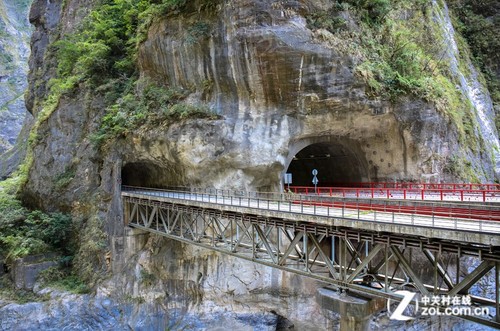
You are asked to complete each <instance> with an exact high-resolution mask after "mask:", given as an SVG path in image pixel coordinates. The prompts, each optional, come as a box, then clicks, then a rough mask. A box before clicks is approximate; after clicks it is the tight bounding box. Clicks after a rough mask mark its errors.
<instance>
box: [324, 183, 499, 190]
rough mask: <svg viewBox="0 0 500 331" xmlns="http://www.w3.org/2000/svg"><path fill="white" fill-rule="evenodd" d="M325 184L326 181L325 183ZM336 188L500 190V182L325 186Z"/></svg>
mask: <svg viewBox="0 0 500 331" xmlns="http://www.w3.org/2000/svg"><path fill="white" fill-rule="evenodd" d="M323 184H325V183H323ZM330 186H331V187H335V188H340V187H343V188H406V189H423V190H427V189H441V190H488V191H489V190H492V191H500V184H491V183H484V184H478V183H413V182H352V183H331V184H330V183H327V184H326V185H323V187H325V188H326V187H330Z"/></svg>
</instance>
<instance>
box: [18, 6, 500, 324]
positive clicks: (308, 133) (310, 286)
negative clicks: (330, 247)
mask: <svg viewBox="0 0 500 331" xmlns="http://www.w3.org/2000/svg"><path fill="white" fill-rule="evenodd" d="M65 3H66V4H65V6H63V5H62V2H61V1H52V2H50V3H48V2H46V1H42V0H39V1H36V2H35V4H34V5H33V7H32V9H31V13H30V19H31V21H32V23H33V24H34V25H35V32H34V34H33V37H32V55H31V59H30V69H31V71H30V77H29V82H30V86H29V93H28V101H27V104H28V105H29V107H30V110H31V112H32V113H33V114H35V115H38V116H40V114H43V119H40V117H39V121H38V123H37V126H36V130H37V134H36V139H34V141H33V145H32V146H33V150H32V158H31V159H30V162H32V163H31V167H30V169H29V172H28V180H27V182H26V184H25V185H24V187H23V192H22V196H23V199H24V201H25V202H26V203H28V204H31V205H33V206H39V207H42V208H45V209H65V210H68V211H72V212H73V213H74V214H75V215H79V216H82V215H83V218H88V217H90V216H97V217H99V218H100V219H101V220H102V221H103V223H104V227H105V229H106V231H107V234H108V235H109V244H110V245H109V249H110V251H111V253H112V261H111V266H110V268H111V270H112V271H113V273H114V275H115V278H114V282H115V285H114V284H113V283H109V284H107V289H105V288H103V289H102V291H105V292H106V293H115V294H116V293H118V294H120V295H122V296H124V295H126V294H129V295H132V297H133V298H138V297H139V298H143V299H144V298H146V299H144V300H147V301H148V303H151V304H154V303H155V302H156V303H158V302H161V304H160V305H156V307H159V306H161V305H166V306H167V308H172V309H192V310H196V309H200V311H201V310H203V309H208V310H209V309H210V305H211V303H212V302H215V303H216V304H217V305H219V306H227V307H230V308H231V309H233V310H234V309H242V310H244V309H247V308H248V306H247V305H248V302H254V301H259V302H262V301H263V300H264V301H266V303H265V304H262V305H263V306H262V307H263V308H262V309H264V310H270V309H272V307H277V308H275V309H276V310H277V311H278V313H279V314H281V315H283V316H287V317H289V318H292V319H293V320H294V321H296V323H299V322H300V321H303V320H304V319H306V317H305V316H298V313H297V312H298V311H306V310H304V309H305V308H304V307H310V308H308V309H310V311H309V310H307V311H308V312H309V314H314V316H320V315H321V314H320V310H319V308H318V307H317V306H316V305H315V304H314V302H313V301H314V300H313V299H310V298H311V297H313V296H312V293H314V290H315V288H316V287H317V286H319V285H318V284H315V283H310V282H309V281H307V280H304V279H300V278H299V277H295V276H292V275H288V274H284V273H282V272H278V271H275V270H274V271H273V270H267V269H266V270H258V267H256V266H255V265H253V264H250V263H246V262H241V261H233V260H232V259H230V258H226V257H223V256H218V255H215V257H212V256H211V254H210V253H209V252H200V251H199V250H197V249H195V248H192V247H185V246H181V245H180V244H179V245H174V244H172V243H171V242H168V241H167V240H160V239H158V238H154V237H151V238H149V239H148V238H147V237H146V238H145V239H144V240H143V242H133V240H131V239H130V237H128V236H127V235H128V230H127V229H125V228H124V226H123V224H122V223H121V217H120V216H121V213H122V211H121V203H120V195H119V194H120V187H119V184H120V183H123V184H129V185H144V186H159V187H162V186H179V185H188V186H201V187H217V188H239V189H246V190H279V189H280V186H281V178H282V175H283V174H284V173H285V172H286V171H287V169H288V168H289V166H290V164H291V163H292V161H293V160H294V157H296V156H297V155H298V154H299V153H300V151H302V150H303V149H305V148H309V147H310V146H315V147H314V149H311V151H313V152H314V153H316V152H318V153H319V154H321V155H322V156H324V157H328V158H330V157H333V159H334V160H333V161H331V163H329V166H330V167H331V168H332V169H334V170H335V171H334V173H335V176H334V177H329V178H325V180H324V181H323V179H321V180H322V182H326V181H332V182H341V181H349V182H360V181H394V180H404V181H412V180H414V181H427V180H435V181H438V180H442V181H454V180H462V179H464V180H465V179H466V174H467V173H464V172H463V169H462V167H467V168H468V169H469V173H470V171H472V172H476V173H477V179H478V180H482V181H492V180H494V179H495V178H498V173H496V170H495V160H494V156H493V155H494V154H495V152H494V143H495V142H496V144H497V145H498V135H497V133H496V129H494V126H490V127H491V130H490V131H489V133H487V134H485V133H484V131H483V130H482V126H481V125H480V124H477V125H475V126H473V127H472V128H470V130H469V134H470V135H472V136H474V137H475V140H474V141H469V142H467V144H464V140H463V137H462V138H461V133H460V129H459V128H460V123H458V122H456V121H454V118H453V117H450V116H449V115H447V114H446V113H445V112H443V111H442V110H438V106H436V104H435V103H432V102H430V101H425V100H423V99H421V98H417V97H415V96H406V97H401V98H398V99H397V100H396V101H394V100H392V101H389V99H388V98H382V97H376V96H374V95H373V93H370V88H369V86H368V84H367V82H366V80H364V79H363V77H362V75H359V71H358V70H357V68H358V67H359V65H360V63H361V62H362V60H363V59H362V56H360V55H358V54H357V53H356V52H354V53H350V52H349V51H346V50H345V48H344V47H342V40H341V39H339V37H338V36H335V35H333V34H332V33H331V32H329V31H326V30H324V29H311V28H310V27H309V26H308V25H307V22H306V17H307V16H308V15H309V14H311V13H314V12H317V11H322V10H328V9H329V8H330V7H331V6H332V3H331V2H330V1H302V2H296V1H284V2H279V3H278V2H273V3H271V2H269V1H258V0H254V1H248V0H237V1H220V2H218V3H217V4H215V5H211V6H209V7H208V8H207V7H202V6H201V4H200V3H202V2H199V1H194V2H193V3H192V4H191V5H189V6H188V7H187V8H186V9H185V10H184V11H182V12H181V13H177V14H170V15H166V16H165V17H161V18H160V19H158V20H155V21H154V23H153V24H152V25H151V26H150V27H149V30H148V31H147V38H146V40H145V41H144V42H143V43H142V44H141V45H140V48H139V52H138V62H137V67H138V71H139V76H140V78H141V80H142V81H143V82H154V83H156V84H163V85H165V86H173V87H176V88H179V89H182V90H184V91H189V93H188V94H189V95H188V96H187V99H186V100H187V102H188V103H189V104H191V105H204V106H207V107H209V108H210V109H211V110H212V111H213V112H215V113H216V114H217V115H218V117H217V118H216V119H181V120H179V121H177V122H175V123H169V124H165V125H157V126H149V127H147V128H146V127H139V128H137V129H136V130H133V131H131V132H128V133H127V134H126V135H123V136H122V137H120V138H119V139H115V140H113V141H112V142H111V143H108V144H107V145H106V146H105V147H104V148H103V149H98V148H96V147H95V145H94V144H93V143H92V142H91V139H90V136H91V135H92V134H94V133H95V132H97V131H98V129H99V127H100V125H101V121H102V118H103V116H104V115H105V113H106V95H104V93H100V91H102V89H104V88H103V87H100V88H101V90H100V89H99V88H97V89H90V88H88V87H86V86H85V85H84V84H82V85H80V86H78V87H79V88H76V89H73V90H71V91H70V92H68V93H66V94H63V95H62V96H61V98H60V99H59V100H58V102H57V103H56V104H55V106H54V108H53V111H52V112H48V113H47V112H44V111H43V107H44V102H43V101H44V97H45V95H46V94H47V93H48V90H49V89H48V85H47V84H48V82H49V79H50V78H53V77H54V76H55V74H56V67H57V63H56V62H55V58H54V56H53V53H51V49H50V47H49V46H50V45H51V43H52V42H54V41H55V40H57V39H59V38H60V36H61V35H60V34H61V33H70V32H72V31H74V29H75V27H76V26H78V24H79V22H80V21H81V20H82V18H83V17H84V16H85V14H86V13H87V11H88V9H89V8H91V3H92V1H83V0H82V1H79V0H71V1H66V2H65ZM429 8H431V9H430V10H431V13H433V14H432V15H430V16H429V17H428V18H429V19H432V18H433V17H434V18H435V19H436V20H437V18H436V17H443V16H442V8H441V7H439V6H438V5H437V4H435V3H431V4H430V7H429ZM343 15H345V17H346V21H348V22H350V21H352V19H353V18H352V17H351V16H349V14H348V12H347V13H343ZM433 15H434V16H433ZM352 25H353V29H356V23H355V22H354V23H352ZM451 56H452V55H450V58H451ZM455 69H456V70H458V71H459V70H460V69H459V68H455ZM465 86H468V85H467V84H466V83H465V85H463V86H462V87H465ZM139 88H140V87H139ZM483 91H484V89H483ZM460 93H462V94H463V97H464V100H469V99H470V98H471V95H467V93H466V92H460ZM483 97H484V98H486V99H487V98H488V96H487V92H484V95H483ZM490 103H491V102H490ZM471 104H473V103H472V101H471ZM476 108H477V107H476ZM479 116H480V115H479V114H478V113H477V109H473V111H472V112H471V115H470V117H471V118H472V120H471V121H472V122H473V123H478V122H480V120H479ZM490 117H491V116H490V115H488V114H487V115H486V116H485V117H484V121H485V123H490V122H491V118H490ZM495 139H496V140H495ZM488 142H493V145H491V146H493V147H488V146H490V145H488V144H489V143H488ZM485 146H486V147H485ZM313 152H311V153H310V154H314V153H313ZM318 153H316V154H318ZM327 155H328V156H327ZM457 156H458V157H457ZM298 169H299V171H302V172H304V173H306V172H307V176H309V170H308V169H306V168H305V167H304V166H301V165H299V166H298ZM473 169H474V170H473ZM304 178H305V177H304ZM91 205H92V206H93V207H92V208H91V207H90V206H91ZM168 245H174V246H175V247H174V248H173V249H172V250H171V251H167V252H165V249H164V248H162V247H168ZM169 254H170V255H169ZM165 256H168V259H167V258H166V257H165ZM181 262H182V263H181ZM183 266H185V267H183ZM181 267H183V268H187V269H189V270H185V269H183V270H180V269H178V268H181ZM242 269H248V270H247V271H248V275H250V276H251V277H250V276H249V277H250V278H251V279H239V278H238V277H240V278H241V276H240V274H239V273H238V272H237V270H242ZM143 270H144V272H146V273H150V274H158V275H159V276H158V278H157V279H155V281H154V284H155V285H154V286H156V290H155V291H156V292H158V293H160V292H161V293H164V292H165V291H167V292H168V293H171V292H172V291H173V292H175V293H177V294H178V296H175V295H174V296H173V297H174V298H180V299H179V301H175V300H173V299H172V297H169V296H168V295H167V296H165V295H163V294H162V295H159V294H158V296H157V297H154V296H153V297H151V296H148V295H149V294H148V293H153V294H154V293H156V292H155V291H152V290H151V289H150V288H147V287H144V286H141V283H140V282H141V271H143ZM183 272H184V273H183ZM198 272H200V273H201V274H202V275H203V276H202V277H201V278H199V277H198ZM228 279H229V280H231V282H233V283H228ZM116 284H120V285H116ZM242 284H243V285H242ZM291 288H294V289H297V288H298V289H300V290H299V291H297V292H294V291H291ZM124 289H125V292H126V293H122V292H120V291H123V290H124ZM166 289H167V290H166ZM176 291H177V292H176ZM259 291H260V292H259ZM301 291H302V292H303V293H305V294H307V295H306V296H305V297H304V296H302V295H299V294H298V293H300V292H301ZM234 293H237V294H238V295H239V296H238V297H236V296H234ZM256 293H257V294H259V293H265V294H262V295H260V296H259V295H256ZM177 294H176V295H177ZM184 294H185V297H183V295H184ZM284 296H287V300H282V298H283V297H284ZM288 296H290V298H288ZM184 299H185V300H184ZM183 300H184V301H183ZM287 305H290V307H291V308H290V307H288V306H287ZM235 307H237V308H235ZM301 307H302V308H301ZM167 308H165V307H163V308H162V309H166V310H168V309H167ZM259 309H260V308H259ZM328 323H331V321H330V322H329V321H328V319H327V318H323V317H321V318H320V317H318V322H315V323H314V324H313V326H316V327H324V326H325V325H327V324H328Z"/></svg>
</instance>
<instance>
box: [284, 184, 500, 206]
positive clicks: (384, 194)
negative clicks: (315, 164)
mask: <svg viewBox="0 0 500 331" xmlns="http://www.w3.org/2000/svg"><path fill="white" fill-rule="evenodd" d="M424 187H425V184H424ZM290 191H292V192H293V193H296V194H306V195H308V194H317V195H327V196H335V197H343V198H346V197H355V198H370V199H393V200H428V201H434V200H436V201H460V202H499V203H500V191H499V190H476V189H445V188H432V187H430V186H427V188H418V187H414V188H401V187H397V188H385V187H369V188H360V187H317V188H314V187H311V186H290Z"/></svg>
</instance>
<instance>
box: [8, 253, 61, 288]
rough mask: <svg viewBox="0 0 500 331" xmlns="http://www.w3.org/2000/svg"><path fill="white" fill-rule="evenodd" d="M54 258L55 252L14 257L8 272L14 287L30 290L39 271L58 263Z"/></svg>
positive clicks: (55, 256)
mask: <svg viewBox="0 0 500 331" xmlns="http://www.w3.org/2000/svg"><path fill="white" fill-rule="evenodd" d="M56 258H57V255H56V254H51V253H49V254H41V255H34V256H27V257H25V258H21V259H16V260H15V261H14V263H13V264H12V268H11V269H12V270H11V273H10V275H11V277H12V279H13V281H14V284H15V286H16V288H17V289H26V290H31V289H32V288H33V286H34V285H35V282H36V280H37V277H38V275H39V274H40V272H42V271H44V270H46V269H48V268H50V267H55V266H57V265H58V262H57V261H55V260H56Z"/></svg>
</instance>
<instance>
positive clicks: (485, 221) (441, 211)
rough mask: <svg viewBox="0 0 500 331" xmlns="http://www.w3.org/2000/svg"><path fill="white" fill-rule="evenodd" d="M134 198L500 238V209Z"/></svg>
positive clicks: (180, 195) (178, 195)
mask: <svg viewBox="0 0 500 331" xmlns="http://www.w3.org/2000/svg"><path fill="white" fill-rule="evenodd" d="M122 190H123V191H124V192H130V193H133V194H134V195H136V194H138V195H145V196H148V197H150V196H157V197H167V198H175V199H185V200H192V201H201V202H208V203H214V204H219V205H230V206H237V207H247V208H257V209H264V210H274V211H282V212H290V213H300V214H309V215H316V216H326V217H338V218H344V219H349V220H359V221H371V222H384V223H395V224H402V225H415V226H422V227H433V228H445V229H450V230H451V229H455V230H463V231H472V232H488V233H500V208H499V207H500V204H477V203H474V204H464V203H460V204H458V203H449V202H435V201H434V202H427V201H411V200H399V201H395V200H373V199H350V198H336V197H324V196H311V195H300V194H289V193H275V192H247V191H239V190H226V189H224V190H221V189H202V188H185V187H183V188H172V189H152V188H144V187H132V186H123V187H122Z"/></svg>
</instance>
